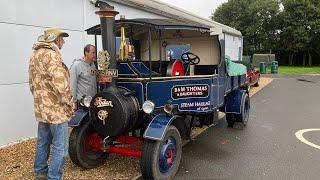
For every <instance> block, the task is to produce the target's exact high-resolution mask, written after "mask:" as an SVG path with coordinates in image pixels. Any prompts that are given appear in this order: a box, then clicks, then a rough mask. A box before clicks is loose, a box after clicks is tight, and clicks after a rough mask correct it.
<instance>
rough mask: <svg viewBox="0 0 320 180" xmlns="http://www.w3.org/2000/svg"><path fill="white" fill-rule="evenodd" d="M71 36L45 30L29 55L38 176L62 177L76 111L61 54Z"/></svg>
mask: <svg viewBox="0 0 320 180" xmlns="http://www.w3.org/2000/svg"><path fill="white" fill-rule="evenodd" d="M68 36H69V35H68V34H67V33H65V32H62V31H61V30H60V29H58V28H49V29H46V30H45V31H44V35H41V36H40V37H39V38H38V41H37V42H36V43H35V44H34V46H33V53H32V56H31V58H30V63H29V85H30V90H31V93H32V95H33V97H34V109H35V117H36V120H37V121H38V138H37V147H36V156H35V162H34V171H35V174H36V179H46V178H48V179H62V175H63V167H64V164H65V160H66V157H67V153H68V124H67V123H68V121H69V120H70V118H71V116H72V114H73V110H72V109H73V103H72V94H71V89H70V80H69V72H68V69H67V67H66V65H65V64H64V63H63V61H62V58H61V54H60V49H61V48H62V46H63V44H64V39H63V38H64V37H68ZM51 144H52V145H53V146H52V148H51V162H50V165H48V163H47V161H48V157H49V154H50V145H51Z"/></svg>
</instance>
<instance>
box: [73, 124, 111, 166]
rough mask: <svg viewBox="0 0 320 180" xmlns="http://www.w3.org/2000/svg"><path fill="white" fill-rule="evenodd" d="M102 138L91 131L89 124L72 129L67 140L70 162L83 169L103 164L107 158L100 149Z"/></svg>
mask: <svg viewBox="0 0 320 180" xmlns="http://www.w3.org/2000/svg"><path fill="white" fill-rule="evenodd" d="M102 141H103V138H102V137H101V136H100V135H99V134H98V133H97V132H96V131H95V130H94V129H93V127H92V125H91V123H90V122H87V123H85V124H82V125H80V126H77V127H75V128H73V129H72V131H71V134H70V138H69V156H70V158H71V161H72V162H73V163H74V164H76V165H78V166H80V167H82V168H85V169H91V168H95V167H97V166H99V165H101V164H103V163H104V162H105V160H106V158H107V156H108V154H107V153H105V152H103V151H102V150H101V149H102V147H103V143H102Z"/></svg>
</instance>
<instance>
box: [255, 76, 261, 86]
mask: <svg viewBox="0 0 320 180" xmlns="http://www.w3.org/2000/svg"><path fill="white" fill-rule="evenodd" d="M259 84H260V77H259V79H258V81H257V82H256V83H255V84H254V86H255V87H258V86H259Z"/></svg>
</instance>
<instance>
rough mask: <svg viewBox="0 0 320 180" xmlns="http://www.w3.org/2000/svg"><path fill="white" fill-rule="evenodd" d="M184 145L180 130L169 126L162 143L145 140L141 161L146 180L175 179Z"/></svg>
mask: <svg viewBox="0 0 320 180" xmlns="http://www.w3.org/2000/svg"><path fill="white" fill-rule="evenodd" d="M181 154H182V143H181V137H180V133H179V131H178V129H177V128H176V127H174V126H169V127H168V128H167V130H166V132H165V134H164V138H163V140H162V141H154V140H149V139H147V140H145V142H144V145H143V148H142V155H141V161H140V167H141V173H142V176H143V178H144V179H173V177H174V176H175V174H176V173H177V171H178V168H179V165H180V160H181Z"/></svg>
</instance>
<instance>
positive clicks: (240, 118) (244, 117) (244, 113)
mask: <svg viewBox="0 0 320 180" xmlns="http://www.w3.org/2000/svg"><path fill="white" fill-rule="evenodd" d="M249 114H250V99H249V96H248V94H246V95H245V97H244V103H243V104H242V106H241V113H240V114H235V119H236V121H237V122H240V123H242V124H243V125H244V126H246V125H247V123H248V120H249Z"/></svg>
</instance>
